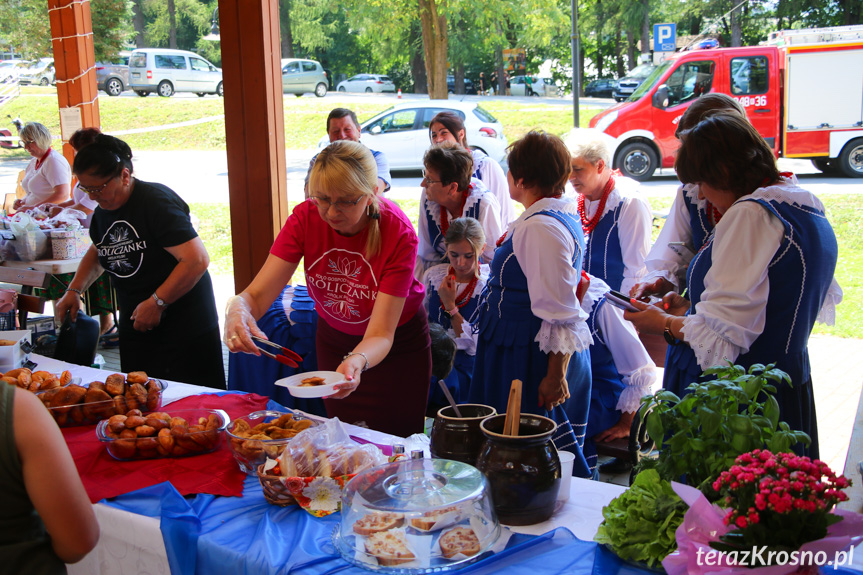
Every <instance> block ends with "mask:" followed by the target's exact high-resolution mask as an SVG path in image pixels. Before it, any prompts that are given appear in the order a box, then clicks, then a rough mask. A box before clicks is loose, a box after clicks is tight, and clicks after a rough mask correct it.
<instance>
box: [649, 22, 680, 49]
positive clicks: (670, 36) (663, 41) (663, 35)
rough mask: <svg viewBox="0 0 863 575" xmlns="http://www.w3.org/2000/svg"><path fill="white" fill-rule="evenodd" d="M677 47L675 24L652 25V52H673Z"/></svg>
mask: <svg viewBox="0 0 863 575" xmlns="http://www.w3.org/2000/svg"><path fill="white" fill-rule="evenodd" d="M676 45H677V24H654V25H653V51H654V52H674V50H675V48H676Z"/></svg>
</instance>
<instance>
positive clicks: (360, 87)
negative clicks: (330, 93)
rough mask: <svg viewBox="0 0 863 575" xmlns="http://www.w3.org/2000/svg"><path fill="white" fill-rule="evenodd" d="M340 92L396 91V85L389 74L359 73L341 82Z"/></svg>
mask: <svg viewBox="0 0 863 575" xmlns="http://www.w3.org/2000/svg"><path fill="white" fill-rule="evenodd" d="M338 90H339V92H366V93H371V92H395V91H396V85H395V84H393V81H392V80H390V77H389V76H381V75H380V74H357V75H356V76H351V77H350V78H348V79H347V80H345V81H344V82H339V87H338Z"/></svg>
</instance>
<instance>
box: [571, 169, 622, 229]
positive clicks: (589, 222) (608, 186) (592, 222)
mask: <svg viewBox="0 0 863 575" xmlns="http://www.w3.org/2000/svg"><path fill="white" fill-rule="evenodd" d="M613 189H614V176H611V177H609V178H608V182H606V183H605V187H604V188H603V189H602V196H601V197H600V199H599V207H597V208H596V213H595V214H593V217H592V218H590V219H587V211H586V210H585V207H584V194H578V215H579V216H580V217H581V229H582V230H583V231H584V234H585V235H588V234H590V232H592V231H593V229H594V228H595V227H596V224H598V223H599V220H600V218H602V212H603V211H604V210H605V203H606V202H607V201H608V195H609V194H610V193H611V190H613Z"/></svg>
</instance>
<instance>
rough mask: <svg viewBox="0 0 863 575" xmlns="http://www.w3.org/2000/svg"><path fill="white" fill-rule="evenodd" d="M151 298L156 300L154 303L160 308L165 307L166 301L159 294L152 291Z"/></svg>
mask: <svg viewBox="0 0 863 575" xmlns="http://www.w3.org/2000/svg"><path fill="white" fill-rule="evenodd" d="M153 299H154V300H156V305H157V306H159V307H160V308H162V309H165V308H166V307H168V303H167V302H166V301H165V300H163V299H162V298H160V297H159V296H157V295H156V292H153Z"/></svg>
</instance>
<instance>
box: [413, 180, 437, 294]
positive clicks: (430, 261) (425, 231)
mask: <svg viewBox="0 0 863 575" xmlns="http://www.w3.org/2000/svg"><path fill="white" fill-rule="evenodd" d="M428 203H429V201H428V199H427V198H426V191H425V189H423V191H422V193H421V194H420V213H419V218H418V221H417V228H418V231H417V239H418V240H419V241H418V243H417V265H416V267H415V268H414V277H415V278H416V279H417V280H419V281H422V278H423V274H424V273H425V271H426V270H427V269H429V268H430V267H431V266H433V265H435V264H438V263H440V262H441V257H440V254H438V253H437V252H436V251H435V249H434V246H433V245H432V243H431V238H430V237H429V225H428V219H427V216H426V209H427V206H428Z"/></svg>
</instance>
